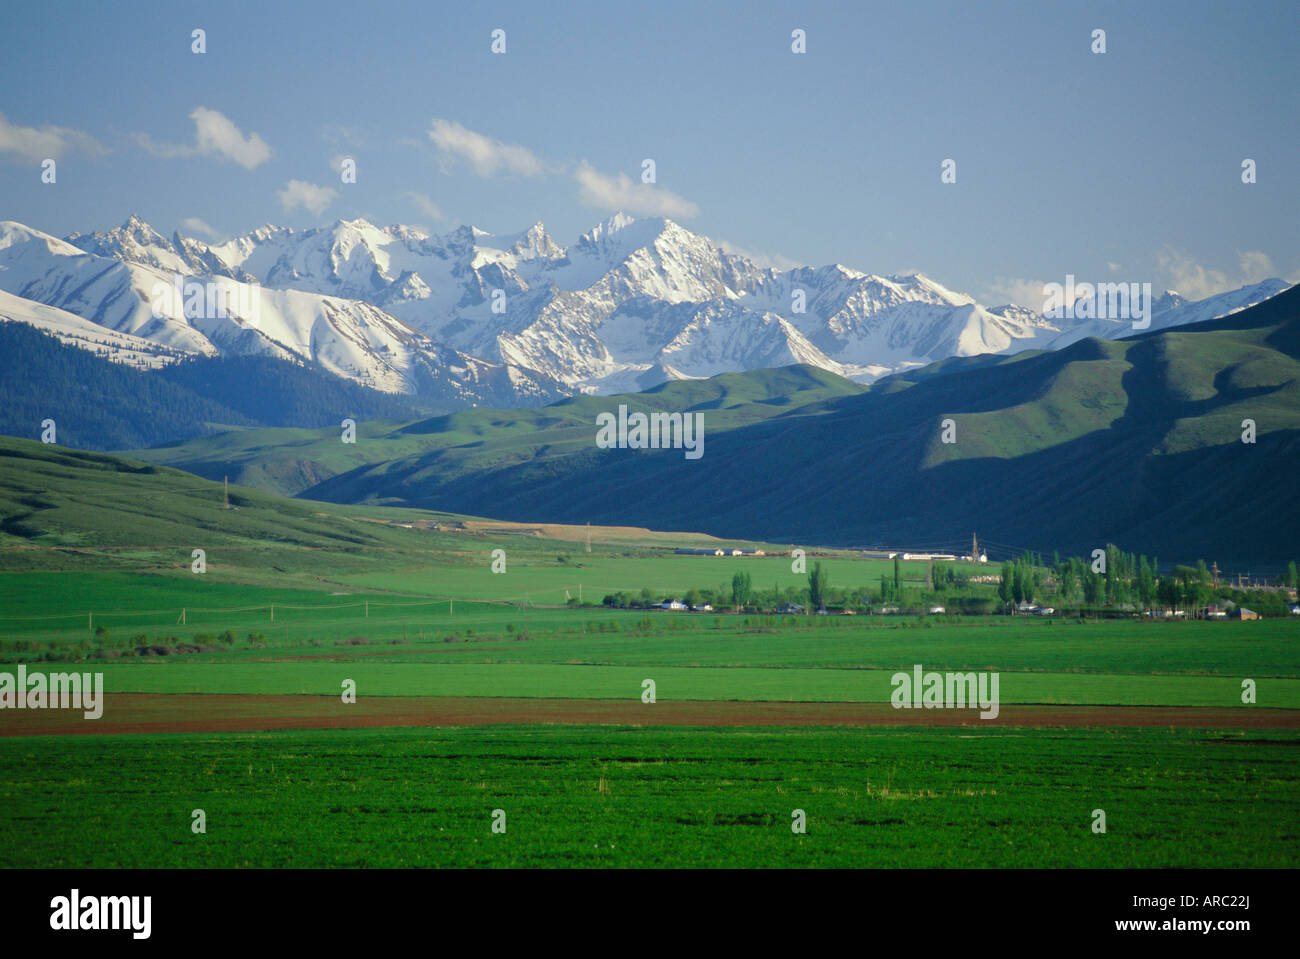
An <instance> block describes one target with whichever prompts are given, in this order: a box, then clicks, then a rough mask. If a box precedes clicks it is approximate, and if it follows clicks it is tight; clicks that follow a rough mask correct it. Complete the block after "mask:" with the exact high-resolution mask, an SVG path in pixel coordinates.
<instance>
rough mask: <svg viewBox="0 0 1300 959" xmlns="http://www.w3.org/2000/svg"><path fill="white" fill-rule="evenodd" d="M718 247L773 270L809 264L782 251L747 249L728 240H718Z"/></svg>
mask: <svg viewBox="0 0 1300 959" xmlns="http://www.w3.org/2000/svg"><path fill="white" fill-rule="evenodd" d="M717 243H718V249H720V250H722V252H723V253H731V254H733V255H735V256H743V257H745V258H746V259H749V260H752V261H753V262H754V264H755V265H756V266H758V267H759V268H761V269H765V270H766V269H772V270H795V269H798V268H799V267H801V266H806V265H807V264H804V263H800V262H799V261H798V260H792V259H790V258H789V257H788V256H783V255H781V254H780V253H759V252H757V251H755V250H747V249H745V247H743V246H736V244H734V243H728V242H727V241H726V240H718V241H717Z"/></svg>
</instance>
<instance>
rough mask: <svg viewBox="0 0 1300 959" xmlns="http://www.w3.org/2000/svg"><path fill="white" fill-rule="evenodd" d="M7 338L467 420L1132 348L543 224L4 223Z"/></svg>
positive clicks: (1229, 302) (929, 287)
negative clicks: (559, 232) (591, 400)
mask: <svg viewBox="0 0 1300 959" xmlns="http://www.w3.org/2000/svg"><path fill="white" fill-rule="evenodd" d="M178 277H179V278H181V282H182V283H184V282H194V283H197V284H199V285H201V286H204V287H207V288H208V289H210V290H215V291H217V293H218V295H219V296H220V297H221V298H222V302H221V304H220V305H221V307H222V309H220V310H218V311H217V312H218V313H219V314H220V315H213V311H212V310H211V309H205V310H199V311H194V312H196V313H197V314H198V315H187V309H186V306H187V303H186V301H185V300H184V299H183V298H182V297H180V296H178V297H175V298H174V299H173V300H170V301H163V302H160V300H159V296H158V291H159V290H160V289H164V290H165V289H167V288H170V287H173V286H174V285H175V284H176V283H177V278H178ZM1285 288H1286V284H1285V283H1283V282H1282V281H1281V280H1266V281H1264V282H1262V283H1257V284H1253V285H1251V286H1247V287H1243V288H1242V289H1240V290H1236V291H1232V292H1230V293H1226V294H1222V295H1220V296H1217V297H1211V298H1209V299H1206V300H1202V301H1197V302H1188V301H1186V300H1185V299H1184V298H1183V297H1181V296H1179V295H1178V294H1176V293H1173V292H1168V291H1167V292H1165V293H1164V294H1162V295H1161V296H1160V297H1159V298H1157V299H1155V300H1154V302H1153V314H1154V316H1153V320H1152V328H1153V329H1166V328H1170V327H1174V326H1178V325H1182V324H1185V323H1188V322H1195V321H1198V320H1202V319H1207V318H1211V317H1214V316H1221V315H1225V314H1227V313H1230V312H1232V311H1234V310H1238V309H1242V308H1244V307H1246V306H1249V305H1251V304H1253V303H1257V302H1260V301H1262V300H1264V299H1267V298H1268V297H1269V296H1272V295H1274V294H1276V293H1278V292H1279V291H1281V290H1282V289H1285ZM210 301H211V294H209V301H205V304H204V305H205V307H206V306H209V305H210ZM0 320H13V321H18V322H22V323H26V324H28V325H30V326H35V327H38V328H40V329H43V330H46V331H48V332H50V333H52V334H53V335H55V336H57V337H58V338H59V339H60V340H62V341H63V342H65V343H69V344H71V345H74V346H78V347H81V348H86V349H91V350H93V351H95V352H97V353H99V354H100V355H102V356H104V357H105V358H106V359H109V360H111V361H114V362H119V363H125V364H130V365H134V366H137V367H140V368H158V367H161V366H166V365H169V364H171V363H175V362H177V361H178V360H180V359H182V358H184V357H187V356H191V357H192V356H248V355H264V356H270V357H274V358H279V359H284V360H289V361H297V362H306V363H309V364H311V365H314V366H316V367H319V368H320V369H322V370H325V371H327V372H330V373H332V374H335V375H338V376H341V377H344V378H347V379H351V380H354V381H355V382H357V383H360V384H363V385H365V386H367V387H370V388H374V389H376V390H379V391H382V392H386V393H401V394H406V395H408V396H411V397H414V398H417V399H419V400H421V401H424V402H425V403H426V405H428V406H430V407H432V408H437V409H443V410H447V411H451V410H455V409H463V408H468V407H474V406H494V407H525V406H541V405H544V404H547V403H550V402H553V401H555V400H556V399H559V398H562V397H564V396H569V395H575V394H581V393H601V394H610V393H616V392H628V391H636V390H642V389H646V388H649V387H652V386H655V385H658V384H660V383H663V382H667V381H672V380H681V379H692V378H703V377H710V376H715V375H717V374H719V373H727V372H741V371H750V370H757V369H766V368H772V367H779V366H786V365H791V364H805V365H809V366H815V367H818V368H820V369H823V370H827V371H829V372H832V373H835V374H837V375H839V376H843V377H846V378H849V379H852V380H855V381H858V382H870V381H872V380H875V379H877V378H878V377H881V376H886V375H889V374H891V373H898V372H901V371H905V370H909V369H914V368H918V367H921V366H924V365H926V364H928V363H931V362H934V361H939V360H944V359H946V358H949V357H954V356H957V357H963V356H974V355H980V354H1010V353H1015V352H1018V351H1020V350H1024V349H1044V348H1045V349H1057V348H1062V347H1065V346H1068V345H1070V344H1071V343H1073V342H1077V341H1078V340H1080V339H1083V338H1086V337H1089V336H1101V337H1106V338H1113V337H1117V336H1121V335H1125V334H1129V333H1131V332H1132V330H1131V328H1130V326H1129V324H1128V322H1127V321H1117V320H1049V319H1047V318H1045V317H1044V316H1042V315H1041V314H1039V313H1035V312H1034V311H1032V310H1028V309H1025V308H1022V307H1019V306H1014V305H1004V306H998V307H985V306H983V305H981V304H979V303H978V302H976V300H975V298H974V297H972V296H969V295H967V294H964V293H958V292H954V291H952V290H950V289H947V288H946V287H944V286H942V285H941V284H939V283H937V282H935V281H934V280H932V279H930V278H928V277H926V276H924V275H921V274H908V275H896V276H877V275H874V274H870V273H865V272H862V271H859V270H855V269H851V268H849V267H846V266H842V265H839V264H835V265H830V266H823V267H815V268H814V267H800V268H796V269H790V270H777V269H773V268H765V267H761V266H759V265H758V264H756V263H755V262H754V261H752V260H751V259H749V258H748V257H745V256H742V255H739V254H735V253H730V252H727V251H725V250H724V249H723V248H722V246H721V245H720V244H718V243H715V242H713V241H712V240H710V239H708V238H707V237H703V236H700V235H697V234H695V233H692V232H690V231H689V230H687V229H685V228H683V227H682V226H680V225H679V224H677V223H675V222H673V221H672V220H669V219H663V218H649V219H632V218H630V217H627V216H624V215H621V214H619V215H616V216H614V217H612V218H610V219H608V220H606V221H605V222H603V223H600V224H598V225H597V226H596V227H594V228H593V229H591V230H590V231H589V232H587V233H585V234H584V235H582V236H581V237H579V238H578V239H577V241H575V242H574V243H572V244H570V245H569V246H567V247H562V246H561V245H559V244H558V243H557V242H555V240H553V239H552V238H551V236H550V235H549V234H548V233H547V231H546V229H545V227H544V226H543V225H542V224H540V223H537V224H534V225H533V226H531V227H529V228H528V229H526V230H524V231H523V232H521V233H517V234H512V235H507V236H494V235H492V234H489V233H485V232H483V231H482V230H478V229H475V228H473V227H468V226H463V227H460V228H458V229H455V230H452V231H451V232H448V233H445V234H441V235H433V234H429V233H427V232H425V231H422V230H418V229H416V228H413V227H409V226H401V225H395V226H389V227H382V228H381V227H377V226H374V225H372V224H370V223H368V222H367V221H365V220H350V221H348V220H340V221H337V222H335V223H333V224H331V225H329V226H324V227H320V228H315V229H309V230H304V231H295V230H293V229H290V228H285V227H275V226H270V225H268V226H264V227H261V228H259V229H257V230H254V231H252V232H250V233H248V234H245V235H243V236H239V237H236V238H234V239H232V240H229V241H227V242H224V243H207V242H204V241H201V240H198V239H195V238H193V237H187V236H184V235H182V234H180V233H179V232H176V233H174V234H173V235H172V236H171V237H170V238H168V237H166V236H164V235H162V234H161V233H159V232H158V231H156V230H154V229H153V228H152V227H150V226H149V225H148V224H147V223H145V222H144V221H143V220H141V219H140V218H139V217H135V216H132V217H130V218H129V219H128V220H127V221H126V222H125V223H124V224H123V225H122V226H121V227H119V228H117V229H115V230H111V231H107V232H102V233H88V234H73V235H71V236H68V237H67V238H66V239H58V238H56V237H54V236H51V235H49V234H45V233H42V232H40V231H39V230H35V229H32V228H30V227H27V226H24V225H22V224H19V223H14V222H10V221H6V222H0Z"/></svg>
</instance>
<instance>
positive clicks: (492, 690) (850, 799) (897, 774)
mask: <svg viewBox="0 0 1300 959" xmlns="http://www.w3.org/2000/svg"><path fill="white" fill-rule="evenodd" d="M5 443H7V444H8V447H5V445H4V444H5ZM5 449H8V453H7V456H8V460H6V458H5V456H4V455H0V500H2V501H3V502H4V504H5V505H6V516H7V517H8V518H7V520H6V522H5V524H4V525H3V527H0V673H4V672H6V671H13V670H14V669H16V667H17V665H18V664H22V665H23V666H24V668H25V670H26V672H27V674H28V675H30V674H35V673H40V672H68V671H77V672H91V673H98V674H102V676H103V683H104V687H103V688H104V703H103V706H104V710H103V716H102V717H101V718H100V719H98V720H86V719H84V718H83V717H82V713H81V712H78V711H75V710H69V709H57V710H56V709H41V710H30V709H24V710H16V709H15V710H9V709H6V710H4V711H3V712H0V829H2V830H3V831H4V833H5V834H6V835H17V834H22V835H23V837H24V840H23V842H21V843H10V844H6V846H5V848H4V851H3V852H2V853H0V866H28V865H34V864H37V863H40V864H56V865H91V866H187V867H192V866H199V867H203V866H288V865H298V866H311V865H331V866H362V865H364V866H394V865H421V866H474V865H489V866H539V865H573V866H704V865H711V866H810V867H811V866H918V867H923V866H976V865H978V866H1104V867H1123V866H1145V867H1152V866H1162V865H1165V866H1288V865H1294V864H1295V862H1296V861H1297V853H1298V852H1300V841H1298V840H1297V836H1296V834H1295V830H1294V823H1295V822H1296V821H1297V819H1298V818H1300V789H1298V788H1297V786H1298V784H1297V775H1300V766H1298V765H1297V757H1298V756H1300V753H1297V750H1296V746H1297V745H1300V643H1298V642H1297V640H1300V622H1297V621H1296V620H1294V619H1291V618H1266V619H1263V620H1260V621H1257V622H1207V621H1173V622H1165V621H1152V620H1150V619H1143V618H1142V617H1138V616H1133V615H1120V616H1113V617H1112V618H1105V619H1098V618H1096V617H1095V616H1090V615H1079V614H1077V613H1076V614H1072V615H1069V616H1063V615H1059V614H1058V615H1051V616H1027V615H1016V616H1008V615H996V616H990V615H965V616H959V615H949V614H946V613H944V614H937V615H924V614H917V613H915V612H909V613H904V614H898V615H855V616H847V615H826V616H816V615H789V614H779V613H773V612H771V611H770V609H763V608H755V609H748V610H744V611H739V612H736V611H733V610H732V609H731V608H730V604H719V605H720V608H718V609H716V610H712V611H709V612H671V611H666V610H656V609H650V608H616V605H606V604H605V603H603V602H602V600H603V598H604V597H605V596H608V595H611V594H617V593H622V594H625V595H627V596H631V597H640V601H639V602H637V603H633V604H629V605H643V604H645V600H644V597H645V596H646V595H649V596H651V597H653V598H654V600H655V601H658V599H661V598H663V597H665V596H671V595H684V594H685V593H686V592H687V591H689V590H708V591H711V592H712V593H713V595H715V596H720V597H721V596H725V595H727V593H728V591H729V590H730V589H731V582H732V579H733V577H734V576H735V575H736V574H737V573H743V574H747V576H748V577H749V578H750V579H752V581H753V584H754V588H755V589H756V590H765V591H767V595H768V596H770V597H773V598H774V599H773V601H774V602H775V598H776V597H781V596H785V595H793V594H794V593H795V592H797V591H798V590H799V589H800V588H803V587H805V586H806V585H807V576H806V575H805V574H804V573H802V572H796V571H795V569H794V568H793V564H792V560H791V557H790V556H789V555H782V556H777V555H768V556H754V555H750V556H730V555H728V556H693V555H678V554H675V553H674V549H675V548H677V547H680V546H690V547H696V548H698V547H705V548H712V547H713V546H714V545H716V544H722V545H724V546H726V547H728V548H730V547H741V548H747V549H760V548H765V549H767V550H768V552H769V553H775V552H777V551H778V550H784V551H788V550H789V549H790V548H791V545H792V544H784V545H782V544H754V543H739V542H735V543H733V542H724V541H720V540H714V539H712V538H711V537H706V536H700V535H698V534H691V533H661V532H652V531H648V530H636V529H631V528H604V527H592V528H591V529H590V530H588V529H587V528H585V527H564V526H553V525H552V526H548V525H538V526H528V525H524V524H510V523H499V522H495V521H492V520H484V519H479V518H475V517H466V516H457V515H453V514H449V513H429V512H422V511H418V510H407V509H391V508H383V507H362V506H336V505H333V504H324V503H309V502H304V501H296V500H293V501H290V500H284V499H282V498H279V497H276V496H273V495H271V494H268V493H260V492H256V491H252V490H247V489H243V488H232V490H231V491H230V494H229V502H230V506H231V508H230V509H226V508H225V500H226V493H225V490H224V489H223V488H222V487H220V486H219V485H218V484H213V483H208V482H206V481H204V480H201V479H198V478H196V477H193V476H189V475H187V474H182V473H178V472H175V471H172V470H168V469H165V468H160V467H151V466H144V465H142V464H132V463H130V462H129V461H123V460H118V459H115V458H112V457H103V456H98V455H97V454H80V453H73V452H69V451H60V450H57V449H55V450H51V449H42V448H40V447H39V445H38V444H30V443H23V442H22V441H0V454H3V453H4V451H5ZM29 481H30V483H38V484H40V492H33V491H32V490H31V489H30V488H29V487H28V486H25V485H24V484H26V483H29ZM588 543H590V548H588ZM196 548H198V549H202V550H203V551H204V559H205V563H204V565H203V568H202V570H201V571H196V570H195V568H194V566H193V556H192V550H193V549H196ZM496 550H500V551H502V552H501V553H499V554H496V553H494V551H496ZM807 552H808V558H809V560H810V562H819V563H821V564H823V570H824V571H825V572H826V573H827V574H828V575H829V579H830V582H831V584H832V585H833V587H835V588H839V589H841V590H844V591H845V592H852V593H859V594H861V595H866V593H867V592H868V590H870V589H871V588H872V587H878V586H879V585H880V580H881V578H882V577H885V578H888V579H891V580H892V579H893V577H894V576H895V564H894V563H893V562H892V561H886V560H879V559H870V558H866V557H864V556H863V555H862V554H860V553H854V552H851V551H847V550H823V549H818V548H816V547H815V546H809V547H807ZM498 557H503V558H504V567H501V568H502V569H503V571H501V572H493V562H494V559H496V558H498ZM953 567H954V569H955V571H956V572H958V573H960V574H961V575H962V576H969V575H980V574H987V573H989V572H992V571H995V570H996V566H994V567H987V566H984V567H980V566H974V565H971V564H961V563H956V564H953ZM931 572H932V570H931V569H930V568H929V567H928V565H927V564H926V563H924V562H917V561H902V562H900V563H899V564H898V566H897V577H898V581H899V583H900V584H901V589H902V591H903V592H904V593H905V594H909V593H910V594H911V595H913V596H914V597H928V596H929V595H931V594H928V593H927V592H925V590H926V585H927V584H926V580H927V578H928V577H929V576H930V575H931ZM964 589H965V590H966V593H968V594H982V595H992V593H993V589H994V587H993V586H990V585H988V584H987V583H973V584H972V585H971V586H970V587H968V588H964ZM934 595H937V594H934ZM917 664H922V665H923V666H924V668H925V669H926V670H949V671H960V672H975V671H978V672H980V673H982V674H990V673H995V674H997V675H998V677H999V680H1000V686H999V701H1000V712H999V715H998V716H996V717H991V718H988V719H981V718H980V717H979V711H978V710H976V709H960V708H958V709H939V710H934V711H929V710H897V709H893V708H891V706H890V696H891V692H892V688H893V687H892V683H891V680H892V677H893V675H894V673H896V672H898V671H910V670H912V669H913V667H914V666H915V665H917ZM647 679H650V680H653V682H654V687H655V698H654V701H653V702H650V701H646V700H645V699H643V695H644V690H645V685H644V683H645V680H647ZM1247 681H1249V682H1248V683H1247ZM1244 683H1247V684H1248V685H1250V686H1251V689H1252V692H1253V698H1251V697H1248V696H1246V695H1245V694H1244V691H1243V684H1244ZM349 685H350V686H352V688H354V689H355V695H356V701H355V702H349V701H346V700H345V698H344V697H343V696H342V695H341V692H344V691H347V689H348V687H349ZM196 809H202V810H204V813H205V815H206V817H207V824H208V825H207V831H206V832H205V833H195V832H193V831H192V830H191V828H190V826H191V813H192V812H193V811H194V810H196ZM497 809H500V810H503V811H504V814H505V815H506V817H507V819H508V823H509V825H508V829H507V831H506V832H504V833H494V832H492V831H491V829H490V818H491V815H492V812H493V810H497ZM795 809H802V810H804V812H805V814H806V816H807V832H806V833H805V834H798V833H795V832H793V831H792V829H791V824H792V820H791V814H792V812H793V810H795ZM1096 809H1102V810H1105V813H1106V816H1107V817H1108V828H1107V831H1106V832H1105V833H1097V832H1094V831H1093V829H1092V823H1093V819H1092V816H1093V811H1094V810H1096Z"/></svg>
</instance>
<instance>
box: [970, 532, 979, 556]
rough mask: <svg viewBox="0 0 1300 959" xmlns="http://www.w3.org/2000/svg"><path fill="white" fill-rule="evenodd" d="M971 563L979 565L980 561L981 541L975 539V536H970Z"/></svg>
mask: <svg viewBox="0 0 1300 959" xmlns="http://www.w3.org/2000/svg"><path fill="white" fill-rule="evenodd" d="M970 561H971V562H972V563H978V562H979V561H980V541H979V540H978V539H976V538H975V534H974V533H971V534H970Z"/></svg>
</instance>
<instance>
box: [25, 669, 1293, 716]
mask: <svg viewBox="0 0 1300 959" xmlns="http://www.w3.org/2000/svg"><path fill="white" fill-rule="evenodd" d="M922 665H926V664H924V663H922ZM972 668H974V667H972ZM42 669H44V670H53V671H56V672H58V671H63V670H66V669H67V667H66V666H64V665H62V664H52V665H49V666H33V667H29V668H28V672H29V673H31V672H37V671H41V670H42ZM94 669H95V671H96V672H102V673H103V674H104V688H105V689H106V690H109V691H111V692H122V693H214V694H216V693H224V694H238V693H256V694H262V695H277V694H278V695H288V694H302V695H338V694H339V690H340V687H341V683H342V681H343V680H345V679H351V680H353V681H354V682H355V683H356V690H357V694H358V696H484V697H494V696H499V697H517V696H523V697H540V698H546V699H570V698H573V699H619V698H627V699H632V700H635V699H639V698H640V696H641V683H642V681H643V680H644V679H653V680H654V681H655V684H656V687H657V695H658V698H659V700H660V701H667V700H692V701H714V700H741V701H759V702H762V701H774V702H787V701H788V702H841V703H872V702H875V703H884V702H888V701H889V696H890V692H891V691H892V689H891V686H890V677H891V675H893V673H892V672H891V671H889V670H872V669H789V668H775V669H772V668H751V667H725V668H720V667H709V666H700V667H689V666H653V667H647V666H640V667H637V666H569V665H552V664H543V663H526V664H510V663H494V664H488V665H479V664H463V663H421V662H415V663H373V662H362V661H353V662H323V663H322V662H293V663H284V662H263V663H240V664H235V663H214V664H206V663H192V662H191V663H168V664H166V665H161V666H155V667H150V666H145V665H140V664H131V665H116V664H110V665H98V664H97V665H96V666H95V667H94ZM908 671H909V672H910V667H909V669H908ZM999 690H1000V692H999V695H1000V698H1001V701H1002V702H1003V703H1043V704H1067V703H1068V704H1077V705H1114V706H1222V707H1241V708H1243V709H1244V708H1246V707H1245V706H1243V705H1242V702H1241V683H1240V681H1239V680H1237V679H1233V678H1228V677H1219V676H1215V677H1203V676H1133V675H1130V676H1101V675H1095V674H1077V673H1001V674H1000V679H999ZM1257 696H1258V699H1257V704H1258V705H1262V706H1268V707H1273V708H1283V709H1300V680H1297V679H1261V680H1259V681H1258V689H1257Z"/></svg>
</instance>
